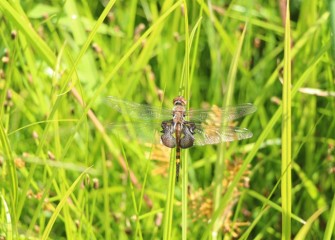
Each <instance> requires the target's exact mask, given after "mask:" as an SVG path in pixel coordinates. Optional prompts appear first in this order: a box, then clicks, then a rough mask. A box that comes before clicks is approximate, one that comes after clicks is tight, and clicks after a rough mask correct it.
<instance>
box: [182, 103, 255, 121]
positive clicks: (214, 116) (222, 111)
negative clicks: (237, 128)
mask: <svg viewBox="0 0 335 240" xmlns="http://www.w3.org/2000/svg"><path fill="white" fill-rule="evenodd" d="M256 110H257V108H256V107H255V106H254V105H252V104H251V103H246V104H242V105H238V106H230V107H226V108H219V107H215V106H213V107H212V108H211V109H208V110H200V109H199V110H190V111H188V112H187V113H186V114H187V115H188V116H189V118H190V121H195V122H204V121H206V120H208V119H210V120H212V121H216V122H220V123H221V122H224V121H232V120H235V119H238V118H240V117H243V116H245V115H248V114H251V113H253V112H255V111H256Z"/></svg>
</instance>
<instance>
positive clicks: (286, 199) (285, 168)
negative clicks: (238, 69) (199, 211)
mask: <svg viewBox="0 0 335 240" xmlns="http://www.w3.org/2000/svg"><path fill="white" fill-rule="evenodd" d="M285 22H286V23H285V47H284V82H283V106H282V108H283V114H282V166H281V171H282V172H281V173H282V182H281V196H282V238H283V239H290V238H291V215H292V213H291V211H292V192H291V189H292V179H291V174H292V173H291V171H292V162H291V161H292V156H291V155H292V153H291V148H292V138H291V135H292V133H291V100H292V99H291V36H290V31H291V29H290V11H289V1H288V2H287V6H286V19H285Z"/></svg>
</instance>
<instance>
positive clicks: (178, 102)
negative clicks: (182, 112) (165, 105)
mask: <svg viewBox="0 0 335 240" xmlns="http://www.w3.org/2000/svg"><path fill="white" fill-rule="evenodd" d="M173 105H180V106H185V105H186V100H185V99H184V98H183V97H182V96H179V97H176V98H174V99H173Z"/></svg>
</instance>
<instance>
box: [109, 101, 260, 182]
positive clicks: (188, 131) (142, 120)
mask: <svg viewBox="0 0 335 240" xmlns="http://www.w3.org/2000/svg"><path fill="white" fill-rule="evenodd" d="M107 102H108V104H109V105H110V106H111V108H113V109H114V110H115V111H117V112H120V113H121V114H122V115H123V116H124V117H128V118H130V119H135V120H137V122H135V123H125V124H121V125H115V126H119V127H120V126H121V128H125V126H126V125H128V124H133V125H134V129H141V128H142V127H143V126H145V129H147V128H149V132H150V128H155V125H157V124H152V123H158V124H159V125H160V127H161V131H160V133H161V136H160V140H161V143H162V144H163V145H164V146H166V147H168V148H176V180H177V181H178V179H179V168H180V151H181V149H186V148H190V147H193V146H203V145H208V144H219V143H222V142H231V141H235V140H242V139H247V138H251V137H252V135H253V134H252V132H251V131H250V130H248V129H246V128H239V127H233V126H225V125H223V124H222V123H227V122H230V121H233V120H236V119H238V118H240V117H243V116H245V115H248V114H251V113H253V112H255V111H256V107H255V106H254V105H253V104H250V103H246V104H242V105H237V106H230V107H225V108H218V107H217V108H212V109H192V110H186V104H187V102H186V100H185V98H184V97H182V96H178V97H175V98H174V99H173V108H172V110H171V109H168V108H162V107H156V106H151V105H145V104H139V103H135V102H128V101H125V100H122V99H119V98H117V97H114V96H110V97H108V98H107ZM112 129H113V125H112ZM152 130H154V129H152Z"/></svg>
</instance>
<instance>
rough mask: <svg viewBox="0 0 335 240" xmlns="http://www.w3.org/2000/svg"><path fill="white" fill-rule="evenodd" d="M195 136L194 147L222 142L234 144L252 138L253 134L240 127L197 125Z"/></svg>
mask: <svg viewBox="0 0 335 240" xmlns="http://www.w3.org/2000/svg"><path fill="white" fill-rule="evenodd" d="M194 131H195V134H194V139H195V140H194V145H198V146H202V145H207V144H218V143H221V142H232V141H236V140H242V139H246V138H251V137H252V132H251V131H249V130H248V129H246V128H238V127H228V126H227V127H222V128H221V127H215V126H206V127H203V126H202V125H200V124H196V128H195V130H194Z"/></svg>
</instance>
